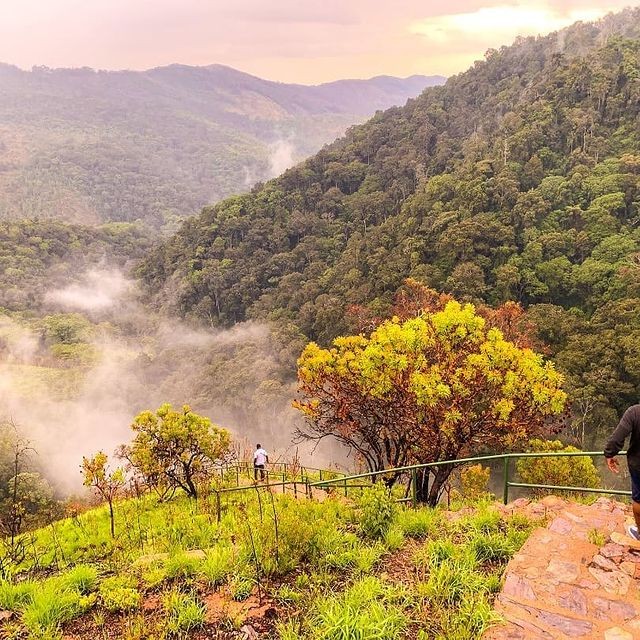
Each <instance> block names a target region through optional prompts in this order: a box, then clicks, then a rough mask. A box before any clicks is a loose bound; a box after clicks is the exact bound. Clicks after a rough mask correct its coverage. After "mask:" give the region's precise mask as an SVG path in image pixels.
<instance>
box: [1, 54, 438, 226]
mask: <svg viewBox="0 0 640 640" xmlns="http://www.w3.org/2000/svg"><path fill="white" fill-rule="evenodd" d="M442 81H443V78H440V77H425V76H412V77H410V78H406V79H400V78H392V77H384V76H381V77H377V78H372V79H370V80H361V81H358V80H354V81H339V82H332V83H327V84H323V85H319V86H303V85H290V84H282V83H277V82H269V81H266V80H261V79H260V78H256V77H254V76H250V75H248V74H245V73H241V72H239V71H236V70H234V69H231V68H228V67H222V66H220V65H212V66H210V67H188V66H183V65H172V66H169V67H162V68H157V69H151V70H149V71H144V72H134V71H121V72H120V71H119V72H106V71H94V70H92V69H87V68H83V69H48V68H46V67H39V68H35V69H33V70H32V71H30V72H27V71H22V70H20V69H18V68H16V67H11V66H8V65H0V219H3V218H4V219H7V218H12V219H24V218H59V219H64V220H66V221H71V222H75V223H84V224H100V223H102V222H109V221H129V222H131V221H135V220H142V221H143V222H145V223H147V224H149V225H151V226H153V227H156V228H162V227H164V228H172V226H174V225H176V224H177V221H178V220H179V219H180V218H182V217H184V216H187V215H191V214H192V213H194V212H195V211H197V210H198V209H199V208H200V207H202V206H203V205H204V204H207V203H210V202H215V201H217V200H219V199H220V198H222V197H225V196H228V195H230V194H233V193H238V192H241V191H245V190H246V189H248V188H249V187H251V185H252V184H253V183H255V182H256V181H258V180H265V179H267V178H270V177H272V176H274V175H277V174H278V173H280V172H281V171H282V170H284V168H286V167H287V166H290V165H291V164H293V163H294V162H296V161H298V160H300V159H302V158H304V157H307V156H308V155H310V154H311V153H314V152H315V151H317V150H318V149H320V147H321V146H322V145H323V144H326V143H327V142H330V141H332V140H333V139H334V138H335V137H336V136H338V135H341V134H342V133H343V132H344V130H345V129H346V128H347V127H348V126H350V125H351V124H353V123H355V122H361V121H363V120H364V119H365V118H366V117H368V116H370V115H372V114H373V113H375V111H376V110H377V109H384V108H387V107H389V106H391V105H394V104H404V103H405V102H406V100H407V98H409V97H413V96H416V95H418V94H419V93H420V92H421V91H422V90H423V89H424V87H426V86H430V85H432V84H437V83H441V82H442Z"/></svg>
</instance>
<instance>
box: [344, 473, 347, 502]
mask: <svg viewBox="0 0 640 640" xmlns="http://www.w3.org/2000/svg"><path fill="white" fill-rule="evenodd" d="M344 496H345V498H346V497H347V476H345V477H344Z"/></svg>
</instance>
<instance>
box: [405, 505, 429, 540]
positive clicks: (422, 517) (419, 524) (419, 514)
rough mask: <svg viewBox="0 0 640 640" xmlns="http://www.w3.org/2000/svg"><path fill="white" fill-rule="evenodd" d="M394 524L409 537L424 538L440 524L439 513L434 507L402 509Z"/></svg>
mask: <svg viewBox="0 0 640 640" xmlns="http://www.w3.org/2000/svg"><path fill="white" fill-rule="evenodd" d="M396 524H397V526H398V527H400V529H402V531H403V533H404V535H405V536H408V537H409V538H426V537H427V536H429V535H431V533H432V532H433V531H434V530H435V529H436V528H437V527H438V526H439V525H440V514H439V512H438V511H436V510H435V509H430V508H427V507H425V508H422V509H417V510H414V509H402V510H400V511H399V513H398V515H397V517H396Z"/></svg>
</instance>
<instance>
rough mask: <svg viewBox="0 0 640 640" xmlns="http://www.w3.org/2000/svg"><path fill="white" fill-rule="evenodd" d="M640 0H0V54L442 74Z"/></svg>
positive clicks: (308, 76)
mask: <svg viewBox="0 0 640 640" xmlns="http://www.w3.org/2000/svg"><path fill="white" fill-rule="evenodd" d="M638 4H640V0H607V1H603V0H556V1H551V0H549V1H545V0H515V1H511V2H509V1H508V0H496V1H494V2H491V1H487V0H447V1H446V2H442V1H436V2H434V1H433V0H321V1H317V0H0V61H1V62H5V63H10V64H15V65H17V66H19V67H22V68H25V69H28V68H31V67H32V66H34V65H45V66H48V67H81V66H88V67H93V68H99V69H147V68H151V67H156V66H161V65H166V64H171V63H181V64H191V65H207V64H214V63H217V64H226V65H229V66H232V67H235V68H237V69H241V70H243V71H246V72H248V73H252V74H254V75H257V76H260V77H263V78H268V79H270V80H279V81H282V82H300V83H304V84H315V83H319V82H326V81H330V80H336V79H338V78H347V77H348V78H368V77H371V76H374V75H380V74H389V75H397V76H403V77H404V76H408V75H411V74H415V73H419V74H425V75H433V74H441V75H447V76H448V75H451V74H453V73H456V72H458V71H463V70H464V69H466V68H467V67H469V66H470V65H471V64H472V63H473V62H474V60H478V59H480V58H482V56H483V54H484V52H485V51H486V50H487V49H489V48H491V47H496V48H497V47H499V46H501V45H503V44H510V43H511V42H512V41H513V40H514V38H515V37H516V36H518V35H537V34H545V33H548V32H550V31H554V30H556V29H559V28H562V27H564V26H566V25H568V24H571V23H572V22H575V21H576V20H594V19H597V18H599V17H601V16H603V15H605V14H606V13H607V12H609V11H616V10H618V9H621V8H623V7H625V6H629V5H632V6H635V5H638Z"/></svg>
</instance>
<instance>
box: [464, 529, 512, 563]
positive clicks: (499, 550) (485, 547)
mask: <svg viewBox="0 0 640 640" xmlns="http://www.w3.org/2000/svg"><path fill="white" fill-rule="evenodd" d="M516 547H517V545H516V544H514V543H513V541H512V540H511V539H510V538H509V537H505V536H501V535H498V534H495V533H489V534H486V533H481V534H479V535H477V536H476V537H474V538H473V539H472V541H471V548H472V549H473V552H474V553H475V556H476V558H477V559H478V562H491V563H498V562H506V561H507V560H509V559H510V558H511V556H512V555H513V554H514V553H515V552H516V551H517V548H516Z"/></svg>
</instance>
